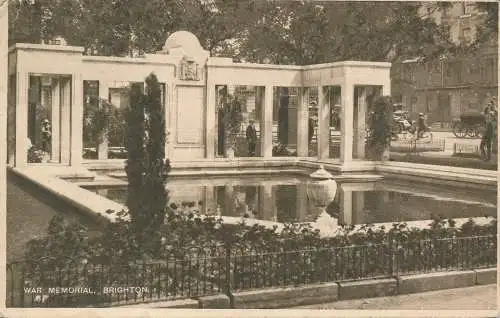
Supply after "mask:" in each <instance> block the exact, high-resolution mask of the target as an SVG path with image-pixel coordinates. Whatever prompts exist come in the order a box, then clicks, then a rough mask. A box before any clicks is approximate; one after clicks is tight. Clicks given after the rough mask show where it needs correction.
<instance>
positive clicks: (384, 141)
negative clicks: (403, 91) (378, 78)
mask: <svg viewBox="0 0 500 318" xmlns="http://www.w3.org/2000/svg"><path fill="white" fill-rule="evenodd" d="M392 112H393V105H392V100H391V97H390V96H381V97H378V98H376V99H375V100H374V102H373V105H372V107H371V111H370V114H369V117H368V138H367V140H366V145H367V148H368V150H369V153H370V156H371V157H372V158H373V159H374V160H380V159H382V156H383V153H384V151H385V150H386V149H387V148H388V147H389V146H390V144H391V137H392V125H393V115H392Z"/></svg>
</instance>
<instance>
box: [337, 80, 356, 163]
mask: <svg viewBox="0 0 500 318" xmlns="http://www.w3.org/2000/svg"><path fill="white" fill-rule="evenodd" d="M341 94H342V96H341V100H342V111H341V114H342V116H341V117H340V121H341V124H340V161H341V162H342V163H348V162H351V161H352V148H353V145H352V144H353V127H354V126H353V117H354V107H353V100H354V85H353V84H352V83H351V82H350V81H348V80H347V79H346V80H345V82H344V84H343V85H342V88H341Z"/></svg>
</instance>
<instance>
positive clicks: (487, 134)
mask: <svg viewBox="0 0 500 318" xmlns="http://www.w3.org/2000/svg"><path fill="white" fill-rule="evenodd" d="M495 130H496V113H495V112H493V111H491V112H490V113H489V114H488V116H487V117H486V129H485V131H484V134H483V137H482V138H481V144H480V145H479V148H480V149H481V156H482V158H483V160H486V161H488V160H490V159H491V145H492V142H493V139H494V137H495V136H494V135H495Z"/></svg>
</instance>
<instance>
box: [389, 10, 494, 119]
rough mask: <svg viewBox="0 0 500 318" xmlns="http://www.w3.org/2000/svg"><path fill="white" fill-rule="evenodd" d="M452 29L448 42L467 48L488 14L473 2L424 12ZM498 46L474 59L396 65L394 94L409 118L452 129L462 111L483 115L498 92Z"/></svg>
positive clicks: (464, 57)
mask: <svg viewBox="0 0 500 318" xmlns="http://www.w3.org/2000/svg"><path fill="white" fill-rule="evenodd" d="M421 14H422V15H423V16H424V15H430V16H431V17H432V18H434V19H435V21H436V22H437V23H439V24H446V25H447V26H448V27H449V29H450V40H451V41H452V42H454V43H455V44H459V45H460V44H462V45H467V44H470V43H471V42H472V41H474V40H475V38H476V35H477V30H478V26H479V25H480V24H481V23H482V21H484V18H485V13H484V12H481V11H479V9H478V8H477V6H476V5H475V4H474V3H472V2H455V3H452V4H451V6H450V7H449V8H447V9H442V8H441V9H438V10H436V9H435V6H432V4H431V3H429V4H428V5H424V6H422V8H421ZM497 52H498V44H497V43H491V44H485V45H483V47H481V48H480V49H479V50H477V51H476V52H475V53H474V54H472V53H471V54H469V55H462V56H460V57H454V58H443V59H441V60H437V61H429V62H425V63H424V62H420V61H419V60H418V58H416V59H414V60H407V61H403V62H400V63H394V64H393V67H392V70H391V78H392V92H393V97H394V99H395V101H396V102H400V103H402V104H403V107H404V108H406V109H407V110H408V111H409V112H410V114H411V115H413V116H415V115H416V114H417V113H419V112H423V113H426V114H427V116H428V122H429V123H436V124H438V125H441V126H444V127H446V126H448V125H449V124H450V123H451V121H452V120H453V118H455V117H457V116H459V115H460V114H461V113H464V112H479V111H481V110H482V109H483V107H484V106H485V104H486V103H487V102H488V101H489V100H491V98H492V97H496V96H497V91H498V53H497Z"/></svg>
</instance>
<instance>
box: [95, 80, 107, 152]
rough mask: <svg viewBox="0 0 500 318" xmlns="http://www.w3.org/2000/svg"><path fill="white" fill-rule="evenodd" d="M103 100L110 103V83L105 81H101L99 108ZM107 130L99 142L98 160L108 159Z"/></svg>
mask: <svg viewBox="0 0 500 318" xmlns="http://www.w3.org/2000/svg"><path fill="white" fill-rule="evenodd" d="M101 99H102V100H105V101H109V88H108V83H107V82H105V81H102V80H101V81H99V107H101ZM106 131H107V129H106V128H104V131H103V134H102V138H101V136H100V137H99V140H97V142H98V144H97V159H108V138H107V135H106Z"/></svg>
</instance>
